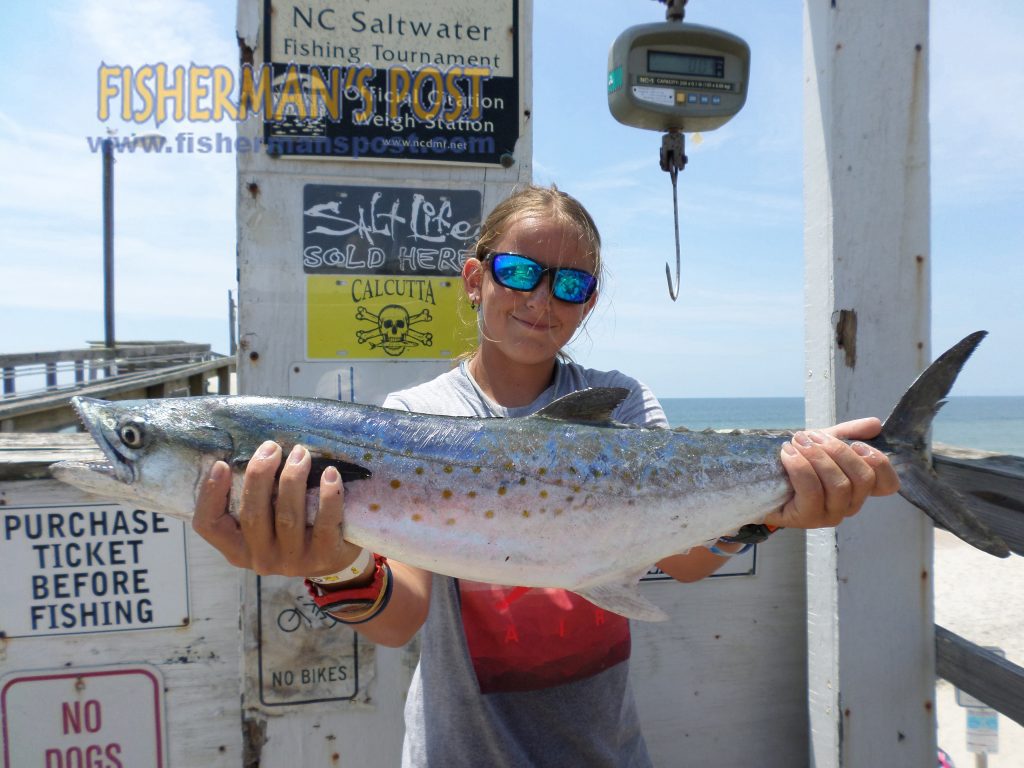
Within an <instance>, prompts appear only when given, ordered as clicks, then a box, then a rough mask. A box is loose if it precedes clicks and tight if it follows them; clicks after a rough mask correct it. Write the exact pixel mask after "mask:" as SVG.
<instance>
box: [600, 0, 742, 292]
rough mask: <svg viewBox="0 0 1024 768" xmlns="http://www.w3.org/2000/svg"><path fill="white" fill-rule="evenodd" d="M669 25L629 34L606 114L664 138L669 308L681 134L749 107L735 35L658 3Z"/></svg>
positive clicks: (612, 72) (678, 6)
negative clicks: (670, 230)
mask: <svg viewBox="0 0 1024 768" xmlns="http://www.w3.org/2000/svg"><path fill="white" fill-rule="evenodd" d="M660 2H663V3H665V4H666V5H667V6H668V8H667V10H666V13H665V17H666V19H667V20H666V21H664V22H661V23H655V24H641V25H639V26H635V27H630V28H629V29H627V30H626V31H625V32H623V33H622V34H621V35H619V37H618V39H617V40H616V41H615V42H614V43H613V44H612V47H611V50H610V51H609V52H608V108H609V110H611V113H612V116H613V117H614V118H615V119H616V120H618V121H619V122H620V123H623V124H625V125H630V126H633V127H635V128H647V129H649V130H653V131H666V135H665V136H664V137H663V138H662V143H661V167H662V169H663V170H665V171H668V172H669V174H670V176H671V179H672V205H673V209H674V211H675V216H676V221H675V226H676V275H675V281H674V283H673V280H672V273H671V270H670V269H669V267H668V265H667V264H666V265H665V274H666V277H667V279H668V291H669V295H670V296H671V297H672V300H673V301H675V299H676V298H677V297H678V295H679V266H680V265H679V205H678V201H677V198H676V177H677V175H678V173H679V171H681V170H682V169H683V168H685V167H686V153H685V151H684V139H683V134H684V132H687V133H693V132H696V131H711V130H714V129H715V128H719V127H721V126H722V125H724V124H725V123H727V122H728V121H729V120H730V119H732V117H733V116H734V115H735V114H736V113H737V112H739V111H740V110H741V109H742V108H743V105H744V103H746V100H747V81H748V79H749V76H750V46H748V45H747V44H746V42H745V41H744V40H743V39H741V38H739V37H737V36H736V35H733V34H730V33H728V32H723V31H722V30H719V29H713V28H712V27H704V26H700V25H697V24H685V23H683V8H684V7H685V5H686V0H660Z"/></svg>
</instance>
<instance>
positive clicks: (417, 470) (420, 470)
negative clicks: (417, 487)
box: [416, 467, 423, 475]
mask: <svg viewBox="0 0 1024 768" xmlns="http://www.w3.org/2000/svg"><path fill="white" fill-rule="evenodd" d="M416 474H417V475H422V474H423V467H416Z"/></svg>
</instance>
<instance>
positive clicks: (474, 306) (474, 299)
mask: <svg viewBox="0 0 1024 768" xmlns="http://www.w3.org/2000/svg"><path fill="white" fill-rule="evenodd" d="M479 301H480V297H479V296H470V297H469V308H470V309H472V310H473V311H474V312H476V311H477V309H479V308H480V305H479V304H478V303H477V302H479Z"/></svg>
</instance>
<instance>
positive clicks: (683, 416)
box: [661, 397, 1024, 456]
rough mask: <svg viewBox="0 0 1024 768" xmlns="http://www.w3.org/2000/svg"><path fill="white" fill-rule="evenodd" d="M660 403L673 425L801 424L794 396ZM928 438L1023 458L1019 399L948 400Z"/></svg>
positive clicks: (1023, 416) (1023, 415) (1023, 402)
mask: <svg viewBox="0 0 1024 768" xmlns="http://www.w3.org/2000/svg"><path fill="white" fill-rule="evenodd" d="M661 404H662V406H663V407H664V408H665V415H666V416H667V417H668V420H669V423H670V424H671V425H672V426H673V427H687V428H689V429H707V428H709V427H710V428H712V429H730V428H731V429H736V428H738V429H757V428H762V429H790V428H796V427H802V426H803V424H804V401H803V398H800V397H742V398H727V397H685V398H673V397H668V398H662V400H661ZM883 416H884V414H883ZM932 437H933V439H934V440H935V441H936V442H940V443H945V444H946V445H952V446H956V447H958V448H975V449H978V450H983V451H996V452H998V453H1009V454H1014V455H1016V456H1024V397H951V398H949V401H948V402H947V403H946V405H945V406H944V407H943V408H942V410H941V411H939V415H938V416H937V417H936V418H935V422H934V427H933V430H932Z"/></svg>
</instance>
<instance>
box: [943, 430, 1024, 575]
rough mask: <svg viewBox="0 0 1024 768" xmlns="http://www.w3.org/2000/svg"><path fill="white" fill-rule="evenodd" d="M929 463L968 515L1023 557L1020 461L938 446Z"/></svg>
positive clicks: (1023, 479)
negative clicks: (957, 494)
mask: <svg viewBox="0 0 1024 768" xmlns="http://www.w3.org/2000/svg"><path fill="white" fill-rule="evenodd" d="M932 462H933V464H934V465H935V470H936V472H938V475H939V478H940V479H941V480H942V481H943V482H945V483H948V484H949V485H951V486H952V487H953V488H955V489H956V490H957V491H959V492H960V494H961V495H962V496H963V497H964V499H966V501H967V504H968V506H969V507H970V509H971V511H973V512H974V513H975V514H976V515H977V516H978V517H979V518H980V519H981V520H982V521H983V522H984V523H986V524H987V525H988V526H989V527H990V528H991V529H992V530H993V531H994V532H995V533H997V534H999V535H1000V536H1002V537H1003V539H1004V540H1005V541H1006V543H1007V544H1008V545H1009V546H1010V549H1011V550H1013V551H1014V552H1016V553H1017V554H1018V555H1024V457H1021V456H1008V455H1003V454H995V453H989V452H985V451H971V450H966V449H961V448H952V447H949V446H942V447H937V448H936V449H934V450H933V453H932Z"/></svg>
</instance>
